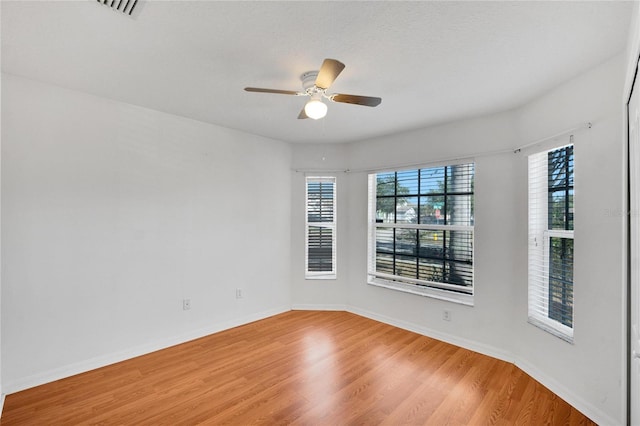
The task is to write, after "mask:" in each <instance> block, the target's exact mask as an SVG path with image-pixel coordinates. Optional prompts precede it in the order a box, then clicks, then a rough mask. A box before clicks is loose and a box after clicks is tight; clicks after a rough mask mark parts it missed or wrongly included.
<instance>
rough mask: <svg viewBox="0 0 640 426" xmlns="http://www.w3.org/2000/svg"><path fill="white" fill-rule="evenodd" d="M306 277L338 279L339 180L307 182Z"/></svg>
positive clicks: (328, 178)
mask: <svg viewBox="0 0 640 426" xmlns="http://www.w3.org/2000/svg"><path fill="white" fill-rule="evenodd" d="M305 200H306V232H305V249H306V255H305V264H306V268H305V277H306V278H308V279H335V278H336V178H335V177H307V179H306V197H305Z"/></svg>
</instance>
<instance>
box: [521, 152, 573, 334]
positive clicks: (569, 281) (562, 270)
mask: <svg viewBox="0 0 640 426" xmlns="http://www.w3.org/2000/svg"><path fill="white" fill-rule="evenodd" d="M528 171H529V217H528V219H529V235H528V239H529V242H528V246H529V247H528V258H529V259H528V270H529V290H528V308H529V322H530V323H532V324H534V325H536V326H538V327H540V328H542V329H544V330H545V331H548V332H550V333H552V334H554V335H556V336H558V337H560V338H562V339H564V340H567V341H572V340H573V215H574V187H573V185H574V182H573V176H574V173H573V172H574V157H573V145H567V146H563V147H560V148H556V149H553V150H549V151H544V152H540V153H536V154H532V155H530V156H529V157H528Z"/></svg>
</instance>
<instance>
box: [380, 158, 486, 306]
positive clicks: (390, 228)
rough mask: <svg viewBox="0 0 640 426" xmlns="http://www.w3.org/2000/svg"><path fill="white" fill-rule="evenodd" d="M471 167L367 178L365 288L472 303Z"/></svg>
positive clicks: (394, 172)
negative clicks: (367, 213) (377, 288)
mask: <svg viewBox="0 0 640 426" xmlns="http://www.w3.org/2000/svg"><path fill="white" fill-rule="evenodd" d="M473 190H474V165H473V163H471V164H457V165H451V166H442V167H431V168H423V169H415V170H402V171H392V172H385V173H377V174H372V175H369V267H368V276H369V283H371V284H375V285H381V286H385V287H390V288H394V289H398V290H403V291H408V292H411V293H417V294H422V295H426V296H433V297H440V298H446V299H451V300H456V301H460V302H462V303H469V304H470V303H472V298H471V297H472V296H471V295H472V294H473V223H474V220H473V214H474V211H473V204H474V203H473V201H474V198H473V197H474V196H473Z"/></svg>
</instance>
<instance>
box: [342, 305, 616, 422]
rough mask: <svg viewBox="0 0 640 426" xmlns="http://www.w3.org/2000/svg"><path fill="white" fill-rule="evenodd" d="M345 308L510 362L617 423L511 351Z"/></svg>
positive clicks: (588, 412)
mask: <svg viewBox="0 0 640 426" xmlns="http://www.w3.org/2000/svg"><path fill="white" fill-rule="evenodd" d="M347 310H348V311H349V312H351V313H354V314H356V315H360V316H363V317H366V318H370V319H372V320H376V321H380V322H383V323H385V324H389V325H392V326H394V327H398V328H402V329H404V330H408V331H412V332H414V333H418V334H422V335H423V336H427V337H431V338H433V339H437V340H441V341H443V342H446V343H450V344H452V345H455V346H459V347H461V348H464V349H468V350H470V351H474V352H478V353H481V354H483V355H487V356H490V357H492V358H497V359H500V360H502V361H506V362H508V363H511V364H514V365H515V366H516V367H518V368H519V369H521V370H522V371H524V372H525V373H527V374H528V375H529V376H531V377H533V378H534V379H535V380H537V381H538V382H539V383H541V384H542V385H543V386H545V387H547V388H548V389H549V390H550V391H551V392H553V393H555V394H556V395H558V396H559V397H560V398H562V399H563V400H565V401H566V402H567V403H568V404H569V405H571V406H572V407H574V408H575V409H576V410H578V411H580V412H581V413H582V414H584V415H585V416H587V417H589V418H590V419H591V420H593V421H594V422H596V423H597V424H599V425H617V424H620V422H619V421H616V420H615V419H613V418H612V417H611V416H609V415H608V414H606V413H604V412H603V411H602V410H599V409H598V408H596V407H594V406H593V405H592V404H590V403H588V402H587V401H585V400H584V399H582V398H580V397H578V396H577V395H576V394H575V393H573V392H572V391H571V390H570V389H568V388H567V387H566V386H564V385H563V384H562V383H560V382H558V381H557V380H555V379H554V378H553V377H551V376H549V375H547V374H545V373H544V372H543V371H542V370H540V369H539V368H537V367H536V366H534V365H533V364H531V363H529V362H528V361H526V360H524V359H521V358H516V357H515V355H514V354H513V353H511V352H508V351H504V350H500V349H498V348H495V347H493V346H490V345H486V344H484V343H479V342H476V341H473V340H468V339H461V338H460V337H457V336H454V335H451V334H447V333H442V332H439V331H435V330H431V329H429V328H427V327H423V326H421V325H418V324H414V323H411V322H407V321H401V320H397V319H395V318H391V317H388V316H385V315H380V314H377V313H375V312H372V311H368V310H366V309H361V308H357V307H355V306H349V307H348V309H347Z"/></svg>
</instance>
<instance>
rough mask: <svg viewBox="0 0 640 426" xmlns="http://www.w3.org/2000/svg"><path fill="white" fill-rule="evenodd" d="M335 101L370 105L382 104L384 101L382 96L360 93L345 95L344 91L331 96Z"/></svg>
mask: <svg viewBox="0 0 640 426" xmlns="http://www.w3.org/2000/svg"><path fill="white" fill-rule="evenodd" d="M329 99H331V100H332V101H333V102H342V103H345V104H354V105H364V106H368V107H374V106H378V105H380V102H382V99H381V98H376V97H372V96H358V95H345V94H342V93H336V94H335V95H331V96H329Z"/></svg>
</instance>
